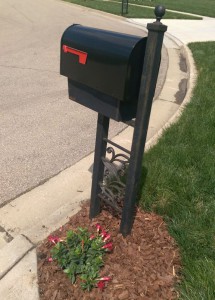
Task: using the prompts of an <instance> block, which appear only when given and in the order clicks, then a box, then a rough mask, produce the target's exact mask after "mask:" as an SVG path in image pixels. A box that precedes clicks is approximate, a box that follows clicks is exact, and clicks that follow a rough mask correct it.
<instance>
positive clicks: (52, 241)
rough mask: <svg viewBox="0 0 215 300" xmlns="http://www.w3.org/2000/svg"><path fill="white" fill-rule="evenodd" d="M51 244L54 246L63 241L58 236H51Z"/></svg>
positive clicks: (49, 238)
mask: <svg viewBox="0 0 215 300" xmlns="http://www.w3.org/2000/svg"><path fill="white" fill-rule="evenodd" d="M48 240H49V242H51V243H53V244H57V243H59V242H62V240H61V239H60V238H59V237H58V236H54V235H50V236H49V237H48Z"/></svg>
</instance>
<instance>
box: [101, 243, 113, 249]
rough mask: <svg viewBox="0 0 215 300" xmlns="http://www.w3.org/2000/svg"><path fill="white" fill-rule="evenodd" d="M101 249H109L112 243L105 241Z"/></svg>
mask: <svg viewBox="0 0 215 300" xmlns="http://www.w3.org/2000/svg"><path fill="white" fill-rule="evenodd" d="M102 249H107V250H109V251H111V250H112V249H113V244H112V243H107V244H105V245H104V246H103V247H102Z"/></svg>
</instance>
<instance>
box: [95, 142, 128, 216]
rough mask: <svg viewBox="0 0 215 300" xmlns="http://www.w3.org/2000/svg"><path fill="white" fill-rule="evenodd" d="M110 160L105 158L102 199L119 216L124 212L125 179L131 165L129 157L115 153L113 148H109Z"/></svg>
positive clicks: (101, 185)
mask: <svg viewBox="0 0 215 300" xmlns="http://www.w3.org/2000/svg"><path fill="white" fill-rule="evenodd" d="M106 151H107V153H108V154H110V155H111V157H110V158H106V157H105V158H103V159H102V161H103V164H104V166H105V171H104V180H103V182H102V183H101V184H100V187H101V190H102V192H101V194H100V195H99V196H100V198H101V199H102V200H103V201H104V204H105V205H107V206H111V207H112V208H113V209H114V211H115V212H116V213H117V214H120V213H121V212H122V202H123V198H124V195H125V177H126V170H127V166H128V164H129V159H130V158H129V156H128V155H126V154H122V153H118V154H116V153H115V150H114V149H113V148H112V147H108V148H107V150H106Z"/></svg>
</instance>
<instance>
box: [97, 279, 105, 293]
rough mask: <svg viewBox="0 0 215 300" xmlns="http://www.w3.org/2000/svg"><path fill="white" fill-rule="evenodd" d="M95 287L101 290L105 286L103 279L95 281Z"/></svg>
mask: <svg viewBox="0 0 215 300" xmlns="http://www.w3.org/2000/svg"><path fill="white" fill-rule="evenodd" d="M97 287H98V288H99V289H100V290H102V291H103V289H104V288H105V282H104V281H99V282H97Z"/></svg>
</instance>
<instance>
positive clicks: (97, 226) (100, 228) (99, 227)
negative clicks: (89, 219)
mask: <svg viewBox="0 0 215 300" xmlns="http://www.w3.org/2000/svg"><path fill="white" fill-rule="evenodd" d="M96 229H97V232H99V231H100V230H102V227H101V225H100V224H98V223H97V224H96Z"/></svg>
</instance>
